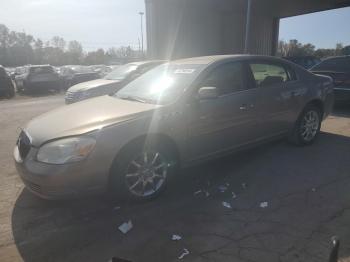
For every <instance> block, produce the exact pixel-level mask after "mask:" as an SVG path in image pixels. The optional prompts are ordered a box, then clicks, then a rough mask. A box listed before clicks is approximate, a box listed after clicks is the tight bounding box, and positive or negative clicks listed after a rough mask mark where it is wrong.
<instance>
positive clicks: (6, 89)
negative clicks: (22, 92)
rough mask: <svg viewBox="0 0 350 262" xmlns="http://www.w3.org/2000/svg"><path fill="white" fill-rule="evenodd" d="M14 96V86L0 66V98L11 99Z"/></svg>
mask: <svg viewBox="0 0 350 262" xmlns="http://www.w3.org/2000/svg"><path fill="white" fill-rule="evenodd" d="M14 95H15V86H14V85H13V82H12V79H11V77H10V75H9V74H8V73H7V72H6V70H5V68H4V67H2V66H1V65H0V96H5V97H7V98H12V97H14Z"/></svg>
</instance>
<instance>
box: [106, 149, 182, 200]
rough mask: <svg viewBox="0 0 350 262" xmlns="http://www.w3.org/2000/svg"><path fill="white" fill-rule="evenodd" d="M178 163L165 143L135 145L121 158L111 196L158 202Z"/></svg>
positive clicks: (112, 180) (114, 170) (113, 170)
mask: <svg viewBox="0 0 350 262" xmlns="http://www.w3.org/2000/svg"><path fill="white" fill-rule="evenodd" d="M176 162H177V161H176V158H175V154H173V153H172V151H171V150H169V149H168V148H166V147H165V146H164V145H162V144H161V143H157V142H152V143H149V145H145V143H134V144H132V145H130V146H128V147H127V148H126V149H125V150H123V151H122V152H121V154H120V155H118V156H117V158H116V161H115V163H114V164H113V166H112V168H111V174H110V185H109V189H110V190H109V191H110V192H109V193H110V195H111V196H113V197H116V196H117V197H122V198H127V199H132V200H136V201H143V200H150V199H154V198H156V197H157V196H159V195H160V194H161V193H162V192H163V191H164V190H165V188H166V186H167V183H168V182H169V179H170V177H171V176H172V173H173V171H174V168H173V167H174V166H175V164H174V163H176Z"/></svg>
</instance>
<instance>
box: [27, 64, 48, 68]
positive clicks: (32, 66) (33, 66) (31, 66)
mask: <svg viewBox="0 0 350 262" xmlns="http://www.w3.org/2000/svg"><path fill="white" fill-rule="evenodd" d="M28 67H30V68H36V67H52V66H51V65H28Z"/></svg>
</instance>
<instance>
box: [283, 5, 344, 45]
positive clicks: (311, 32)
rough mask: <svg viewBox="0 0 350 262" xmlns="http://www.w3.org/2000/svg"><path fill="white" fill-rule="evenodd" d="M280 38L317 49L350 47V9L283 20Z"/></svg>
mask: <svg viewBox="0 0 350 262" xmlns="http://www.w3.org/2000/svg"><path fill="white" fill-rule="evenodd" d="M279 38H280V39H283V40H286V41H288V40H290V39H298V40H299V42H302V43H311V44H313V45H315V46H316V47H317V48H334V47H335V45H336V43H343V44H344V45H350V7H346V8H340V9H334V10H330V11H324V12H318V13H313V14H308V15H302V16H295V17H289V18H285V19H281V21H280V34H279Z"/></svg>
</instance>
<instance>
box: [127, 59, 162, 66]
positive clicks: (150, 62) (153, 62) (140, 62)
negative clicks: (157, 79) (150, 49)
mask: <svg viewBox="0 0 350 262" xmlns="http://www.w3.org/2000/svg"><path fill="white" fill-rule="evenodd" d="M165 62H166V60H145V61H137V62H131V63H128V65H137V66H142V65H146V64H157V63H159V64H161V63H165Z"/></svg>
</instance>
